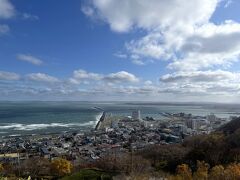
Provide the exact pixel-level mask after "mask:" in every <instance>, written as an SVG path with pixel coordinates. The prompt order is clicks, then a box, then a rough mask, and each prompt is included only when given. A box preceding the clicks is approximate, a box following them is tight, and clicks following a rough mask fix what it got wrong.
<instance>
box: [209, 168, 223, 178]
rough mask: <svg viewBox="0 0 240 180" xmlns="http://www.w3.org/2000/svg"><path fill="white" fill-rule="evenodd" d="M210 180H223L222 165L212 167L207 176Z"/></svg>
mask: <svg viewBox="0 0 240 180" xmlns="http://www.w3.org/2000/svg"><path fill="white" fill-rule="evenodd" d="M209 179H210V180H224V179H225V178H224V167H223V166H222V165H217V166H214V167H213V168H212V169H211V171H210V174H209Z"/></svg>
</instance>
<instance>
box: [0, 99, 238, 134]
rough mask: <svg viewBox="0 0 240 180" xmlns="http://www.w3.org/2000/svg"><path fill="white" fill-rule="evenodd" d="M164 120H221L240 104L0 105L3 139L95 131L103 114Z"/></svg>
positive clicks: (73, 103) (39, 102)
mask: <svg viewBox="0 0 240 180" xmlns="http://www.w3.org/2000/svg"><path fill="white" fill-rule="evenodd" d="M136 109H138V110H140V111H141V116H142V117H146V116H149V117H153V118H155V119H157V120H162V119H164V118H166V117H164V116H162V113H165V112H166V113H180V112H184V113H191V114H193V115H201V116H206V115H208V114H210V113H214V114H215V115H216V116H218V117H222V118H229V117H230V116H240V105H239V104H216V103H205V104H200V103H156V102H41V101H28V102H0V137H5V136H19V135H30V134H48V133H63V132H69V131H70V132H71V131H72V132H81V131H86V130H90V129H93V128H94V127H95V125H96V124H97V122H98V120H99V119H100V117H101V115H102V113H103V111H106V112H108V113H111V114H112V115H117V116H131V112H132V111H133V110H136Z"/></svg>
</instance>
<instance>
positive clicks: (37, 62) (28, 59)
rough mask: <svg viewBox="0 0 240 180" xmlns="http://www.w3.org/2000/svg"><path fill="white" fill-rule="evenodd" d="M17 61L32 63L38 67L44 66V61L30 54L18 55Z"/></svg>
mask: <svg viewBox="0 0 240 180" xmlns="http://www.w3.org/2000/svg"><path fill="white" fill-rule="evenodd" d="M17 59H18V60H20V61H25V62H28V63H31V64H33V65H36V66H39V65H42V64H43V61H42V60H41V59H39V58H36V57H34V56H31V55H29V54H18V55H17Z"/></svg>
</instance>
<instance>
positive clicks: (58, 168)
mask: <svg viewBox="0 0 240 180" xmlns="http://www.w3.org/2000/svg"><path fill="white" fill-rule="evenodd" d="M72 167H73V166H72V163H71V162H70V161H68V160H66V159H61V158H58V159H54V160H53V161H52V162H51V172H52V173H53V174H54V175H56V176H64V175H67V174H70V173H71V170H72Z"/></svg>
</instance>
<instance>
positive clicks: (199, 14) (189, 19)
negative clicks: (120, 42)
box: [87, 0, 240, 71]
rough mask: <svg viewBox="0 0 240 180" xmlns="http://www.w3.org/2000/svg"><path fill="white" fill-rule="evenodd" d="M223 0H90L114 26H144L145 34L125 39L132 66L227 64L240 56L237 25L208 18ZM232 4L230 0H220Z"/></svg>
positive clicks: (118, 28)
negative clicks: (162, 62)
mask: <svg viewBox="0 0 240 180" xmlns="http://www.w3.org/2000/svg"><path fill="white" fill-rule="evenodd" d="M221 2H223V1H222V0H194V1H188V0H182V1H180V0H171V1H165V0H149V1H145V0H122V1H118V0H91V2H90V3H88V4H90V5H88V6H87V7H88V8H90V9H91V14H87V16H91V17H92V16H96V17H98V18H100V19H102V20H103V21H105V22H106V23H108V24H109V26H110V28H111V29H112V30H113V31H117V32H128V31H130V30H132V29H143V30H145V33H146V35H145V36H143V37H141V38H139V39H134V40H132V41H130V42H128V43H126V44H125V47H126V50H127V51H128V57H130V59H131V61H132V62H133V63H134V64H137V65H145V64H147V62H149V61H150V60H168V62H169V63H170V64H169V65H168V67H169V68H170V69H173V70H180V71H183V70H184V71H186V70H190V71H192V70H201V69H206V68H214V67H215V66H223V67H224V68H228V67H229V66H231V65H232V64H233V63H234V62H236V61H238V59H239V55H240V50H239V49H240V43H239V42H240V24H239V23H238V22H234V21H231V20H228V21H225V22H222V23H221V24H218V25H217V24H214V23H212V22H210V18H211V17H212V15H213V13H214V12H215V10H216V7H217V6H218V5H224V4H221ZM224 3H225V5H226V3H227V4H229V3H231V1H230V0H225V1H224Z"/></svg>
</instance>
